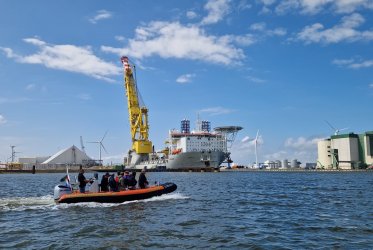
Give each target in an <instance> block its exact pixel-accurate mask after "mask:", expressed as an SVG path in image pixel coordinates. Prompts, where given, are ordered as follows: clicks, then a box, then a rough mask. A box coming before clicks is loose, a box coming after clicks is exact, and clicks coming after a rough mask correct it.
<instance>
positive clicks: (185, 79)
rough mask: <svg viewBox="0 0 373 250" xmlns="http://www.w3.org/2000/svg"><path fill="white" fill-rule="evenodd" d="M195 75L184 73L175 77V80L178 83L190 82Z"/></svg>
mask: <svg viewBox="0 0 373 250" xmlns="http://www.w3.org/2000/svg"><path fill="white" fill-rule="evenodd" d="M195 76H196V75H195V74H185V75H181V76H179V77H178V78H177V79H176V82H178V83H187V82H191V81H192V78H193V77H195Z"/></svg>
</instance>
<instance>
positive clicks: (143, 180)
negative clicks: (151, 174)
mask: <svg viewBox="0 0 373 250" xmlns="http://www.w3.org/2000/svg"><path fill="white" fill-rule="evenodd" d="M148 184H149V182H148V180H147V179H146V176H145V173H141V174H140V176H139V187H140V188H145V187H146V185H148Z"/></svg>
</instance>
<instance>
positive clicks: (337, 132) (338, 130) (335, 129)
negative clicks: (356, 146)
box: [325, 120, 348, 135]
mask: <svg viewBox="0 0 373 250" xmlns="http://www.w3.org/2000/svg"><path fill="white" fill-rule="evenodd" d="M325 122H326V123H327V124H328V125H329V127H331V129H333V130H334V135H338V134H339V132H341V131H342V130H346V129H348V128H340V129H338V128H335V127H333V126H332V125H331V124H330V123H329V122H328V121H327V120H325Z"/></svg>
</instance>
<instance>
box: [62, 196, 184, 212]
mask: <svg viewBox="0 0 373 250" xmlns="http://www.w3.org/2000/svg"><path fill="white" fill-rule="evenodd" d="M184 199H189V197H188V196H185V195H182V194H180V193H172V194H164V195H162V196H154V197H152V198H149V199H145V200H134V201H125V202H123V203H98V202H83V203H70V204H66V203H63V204H59V205H58V206H56V207H55V209H64V208H71V207H89V208H93V207H94V208H96V207H118V206H123V205H128V204H132V203H148V202H158V201H167V200H184Z"/></svg>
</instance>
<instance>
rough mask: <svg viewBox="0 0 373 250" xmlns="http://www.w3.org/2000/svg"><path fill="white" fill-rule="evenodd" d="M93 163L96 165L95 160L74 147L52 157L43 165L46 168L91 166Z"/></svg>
mask: <svg viewBox="0 0 373 250" xmlns="http://www.w3.org/2000/svg"><path fill="white" fill-rule="evenodd" d="M92 163H94V160H92V159H91V158H90V157H89V156H88V155H87V154H86V153H85V152H83V151H81V150H80V149H79V148H77V147H76V146H75V145H73V146H71V147H69V148H66V149H63V150H61V151H59V152H57V153H56V154H54V155H52V156H51V157H49V158H48V159H47V160H46V161H44V162H43V163H41V165H42V166H43V165H44V166H46V167H48V166H50V167H52V166H54V167H57V166H62V165H63V166H66V165H87V164H88V165H89V164H92Z"/></svg>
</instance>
